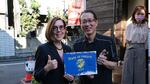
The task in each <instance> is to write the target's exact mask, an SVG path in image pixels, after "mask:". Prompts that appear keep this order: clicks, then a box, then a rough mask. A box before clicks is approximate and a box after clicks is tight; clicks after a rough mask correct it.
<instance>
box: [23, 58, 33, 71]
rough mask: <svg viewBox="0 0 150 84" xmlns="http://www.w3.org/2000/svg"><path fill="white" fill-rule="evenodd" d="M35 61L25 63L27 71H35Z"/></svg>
mask: <svg viewBox="0 0 150 84" xmlns="http://www.w3.org/2000/svg"><path fill="white" fill-rule="evenodd" d="M34 67H35V61H33V60H32V61H26V62H25V70H26V71H34Z"/></svg>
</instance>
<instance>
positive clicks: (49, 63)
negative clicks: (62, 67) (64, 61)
mask: <svg viewBox="0 0 150 84" xmlns="http://www.w3.org/2000/svg"><path fill="white" fill-rule="evenodd" d="M57 67H58V62H57V60H56V59H53V60H52V59H51V56H50V55H48V60H47V64H46V65H45V67H44V69H45V71H47V72H48V71H50V70H53V69H56V68H57Z"/></svg>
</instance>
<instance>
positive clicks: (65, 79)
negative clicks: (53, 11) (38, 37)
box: [34, 17, 74, 84]
mask: <svg viewBox="0 0 150 84" xmlns="http://www.w3.org/2000/svg"><path fill="white" fill-rule="evenodd" d="M65 26H66V24H65V21H64V20H62V19H60V18H58V17H55V18H53V19H52V20H51V21H49V22H48V24H47V28H46V33H45V36H46V38H47V40H48V42H47V43H45V44H42V45H40V46H39V47H38V49H37V52H36V55H35V57H36V64H35V73H34V77H35V79H36V80H37V81H39V82H40V83H41V84H69V81H72V80H73V79H74V77H73V76H71V75H64V64H63V53H65V52H70V51H71V48H70V47H69V46H67V45H65V44H63V43H62V42H61V40H62V39H63V38H64V37H66V28H65Z"/></svg>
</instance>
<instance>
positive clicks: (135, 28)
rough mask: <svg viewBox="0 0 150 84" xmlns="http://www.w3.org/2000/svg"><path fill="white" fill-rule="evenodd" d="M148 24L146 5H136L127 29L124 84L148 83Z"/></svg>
mask: <svg viewBox="0 0 150 84" xmlns="http://www.w3.org/2000/svg"><path fill="white" fill-rule="evenodd" d="M147 39H148V24H147V13H146V9H145V7H144V6H136V8H135V10H134V11H133V14H132V23H131V24H129V25H128V26H127V29H126V41H127V42H126V44H127V47H126V52H125V57H124V65H123V74H122V84H146V83H145V81H146V71H145V70H146V59H145V56H146V55H145V50H146V49H147Z"/></svg>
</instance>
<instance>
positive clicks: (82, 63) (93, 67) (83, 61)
mask: <svg viewBox="0 0 150 84" xmlns="http://www.w3.org/2000/svg"><path fill="white" fill-rule="evenodd" d="M64 68H65V74H70V75H74V76H80V75H92V74H97V61H96V51H88V52H70V53H64Z"/></svg>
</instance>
